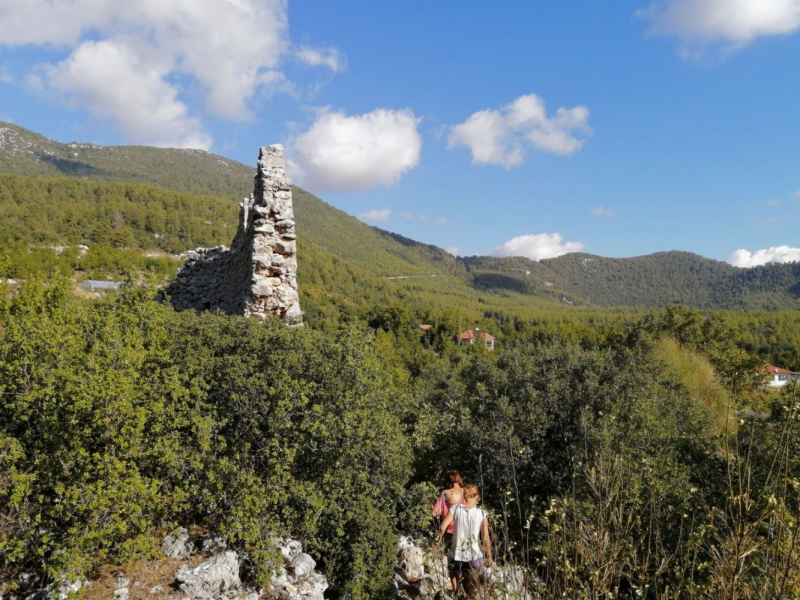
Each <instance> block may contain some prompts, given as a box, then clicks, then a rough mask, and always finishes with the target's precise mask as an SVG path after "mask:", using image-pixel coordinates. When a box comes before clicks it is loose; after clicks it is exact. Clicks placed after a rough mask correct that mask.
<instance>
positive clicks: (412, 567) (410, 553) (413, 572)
mask: <svg viewBox="0 0 800 600" xmlns="http://www.w3.org/2000/svg"><path fill="white" fill-rule="evenodd" d="M399 566H400V568H401V569H402V570H403V571H404V572H405V574H406V577H408V579H409V580H410V581H418V580H419V579H422V577H423V575H425V552H423V550H422V548H420V547H419V546H411V547H410V548H404V549H403V550H401V551H400V561H399Z"/></svg>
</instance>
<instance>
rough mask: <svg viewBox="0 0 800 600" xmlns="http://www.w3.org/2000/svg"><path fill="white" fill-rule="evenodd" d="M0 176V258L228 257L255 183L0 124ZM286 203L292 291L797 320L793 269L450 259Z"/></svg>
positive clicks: (308, 205) (641, 260)
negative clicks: (43, 248) (50, 248)
mask: <svg viewBox="0 0 800 600" xmlns="http://www.w3.org/2000/svg"><path fill="white" fill-rule="evenodd" d="M0 172H5V173H15V174H17V175H2V176H0V218H2V221H1V222H0V243H2V244H3V245H5V246H8V245H9V244H14V243H16V244H28V245H66V244H77V243H86V244H90V245H91V244H100V245H110V246H116V247H126V248H137V249H143V250H162V251H164V252H168V253H172V254H176V253H179V252H182V251H185V250H188V249H191V248H194V247H196V246H201V245H215V244H228V243H230V240H231V238H232V236H233V232H234V231H235V227H236V220H237V212H238V199H239V198H241V197H242V196H244V195H246V194H247V193H249V191H250V189H251V186H252V176H253V168H251V167H248V166H246V165H243V164H241V163H238V162H236V161H232V160H229V159H226V158H223V157H220V156H217V155H214V154H211V153H209V152H202V151H194V150H176V149H160V148H148V147H137V146H119V147H101V146H94V145H90V144H78V143H72V144H61V143H58V142H53V141H50V140H48V139H46V138H44V137H42V136H41V135H38V134H36V133H33V132H31V131H28V130H26V129H23V128H21V127H18V126H15V125H11V124H7V123H0ZM68 178H69V179H68ZM76 178H80V179H76ZM87 180H88V181H87ZM98 180H99V181H98ZM152 186H157V187H152ZM294 202H295V213H296V220H297V228H298V233H299V234H300V240H301V248H303V247H305V248H308V250H306V257H307V258H306V260H305V261H304V267H305V269H301V272H300V276H301V278H306V279H307V280H308V281H309V282H316V284H318V285H319V286H320V289H323V288H324V289H327V290H328V292H329V293H332V294H337V293H341V297H342V298H349V299H350V300H352V301H359V299H365V298H367V297H374V296H375V295H376V294H377V295H386V296H387V297H391V296H392V295H393V294H400V295H404V294H412V295H413V294H417V295H419V294H421V295H424V296H426V297H428V299H429V300H431V301H432V302H434V303H436V304H446V303H448V302H453V301H456V302H458V303H463V302H464V301H465V299H467V298H469V299H470V301H473V302H475V301H477V302H479V303H490V304H492V303H497V304H498V306H502V307H507V306H509V304H510V303H513V304H514V305H515V306H516V307H517V308H519V307H521V306H525V305H526V303H527V304H530V303H531V302H534V304H536V303H538V304H540V303H541V302H542V301H545V302H548V303H549V302H557V303H561V305H563V304H574V305H598V306H641V307H655V306H664V305H667V304H673V303H678V304H685V305H687V306H694V307H699V308H728V309H747V308H749V309H764V310H780V309H800V265H797V264H785V265H767V266H764V267H756V268H753V269H739V268H736V267H732V266H730V265H728V264H726V263H723V262H719V261H714V260H710V259H706V258H703V257H701V256H698V255H695V254H691V253H687V252H664V253H657V254H652V255H649V256H641V257H634V258H603V257H599V256H592V255H589V254H579V253H575V254H568V255H565V256H562V257H559V258H555V259H549V260H544V261H541V262H534V261H531V260H528V259H525V258H519V257H517V258H495V257H487V256H483V257H463V258H456V257H453V256H451V255H450V254H448V253H447V252H445V251H444V250H442V249H441V248H438V247H436V246H431V245H427V244H421V243H419V242H415V241H414V240H411V239H408V238H405V237H403V236H401V235H398V234H394V233H391V232H388V231H383V230H381V229H378V228H376V227H370V226H368V225H366V224H364V223H362V222H361V221H359V220H358V219H356V218H354V217H352V216H350V215H348V214H346V213H345V212H343V211H341V210H338V209H336V208H334V207H332V206H330V205H328V204H326V203H325V202H323V201H322V200H320V199H319V198H317V197H316V196H314V195H313V194H310V193H308V192H306V191H305V190H302V189H300V188H295V190H294ZM389 278H407V279H389ZM356 280H357V281H358V283H357V284H356V283H354V282H355V281H356ZM353 286H355V287H357V288H360V292H359V293H356V294H355V296H354V295H353V294H354V293H355V288H354V287H353ZM345 289H346V291H345ZM312 291H313V290H312ZM454 294H455V298H458V299H457V300H455V298H454ZM486 294H488V296H487V298H488V300H487V299H484V300H481V299H480V296H482V295H486ZM534 299H536V300H534Z"/></svg>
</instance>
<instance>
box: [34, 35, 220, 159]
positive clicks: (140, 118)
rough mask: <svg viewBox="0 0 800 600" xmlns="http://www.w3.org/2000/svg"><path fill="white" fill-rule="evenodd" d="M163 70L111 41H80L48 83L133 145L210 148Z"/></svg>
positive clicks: (207, 139) (209, 141) (50, 71)
mask: <svg viewBox="0 0 800 600" xmlns="http://www.w3.org/2000/svg"><path fill="white" fill-rule="evenodd" d="M164 74H165V73H164V69H163V68H162V69H159V68H156V67H154V66H153V65H151V64H147V63H143V62H142V61H141V60H140V59H139V57H138V56H137V54H136V53H135V52H133V51H131V50H130V49H129V48H127V47H125V46H123V45H120V44H116V43H113V42H110V41H102V42H84V43H83V44H81V45H80V46H79V47H78V48H77V49H76V50H75V51H74V52H73V53H72V54H71V55H70V56H69V58H67V59H66V60H65V61H63V62H61V63H60V64H58V65H57V66H55V67H51V68H50V69H48V72H47V80H48V81H49V83H50V85H51V86H52V87H53V88H55V89H58V90H61V91H64V92H69V93H70V95H71V97H72V101H73V102H74V103H75V104H76V105H79V106H83V107H85V108H86V109H88V110H89V111H90V112H91V113H92V114H94V115H95V116H96V117H98V118H100V119H103V120H109V121H112V122H113V123H114V124H115V125H116V126H117V128H118V129H119V130H120V131H121V132H122V134H123V135H125V137H126V138H127V139H129V140H131V141H133V142H137V143H142V144H153V145H156V146H173V147H178V148H202V149H208V148H210V146H211V138H210V137H209V136H208V135H206V134H205V133H203V131H202V127H201V125H200V122H199V121H198V120H197V119H194V118H191V117H190V116H189V111H188V109H187V108H186V105H185V104H183V103H182V102H180V101H179V100H178V90H177V89H176V88H175V87H174V86H172V85H170V84H168V83H167V82H166V81H165V80H164Z"/></svg>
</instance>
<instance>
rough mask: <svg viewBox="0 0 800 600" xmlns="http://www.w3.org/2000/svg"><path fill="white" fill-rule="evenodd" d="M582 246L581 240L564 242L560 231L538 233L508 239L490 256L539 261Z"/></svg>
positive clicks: (579, 249)
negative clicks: (520, 257)
mask: <svg viewBox="0 0 800 600" xmlns="http://www.w3.org/2000/svg"><path fill="white" fill-rule="evenodd" d="M583 248H584V245H583V244H582V243H581V242H564V237H563V236H562V235H561V234H560V233H538V234H536V235H521V236H519V237H515V238H513V239H510V240H508V241H507V242H506V243H505V244H503V245H502V246H498V248H497V249H496V250H495V251H494V252H493V253H492V256H524V257H525V258H530V259H531V260H536V261H539V260H542V259H545V258H555V257H556V256H563V255H564V254H568V253H570V252H580V251H581V250H583Z"/></svg>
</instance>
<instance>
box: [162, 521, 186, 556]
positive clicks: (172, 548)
mask: <svg viewBox="0 0 800 600" xmlns="http://www.w3.org/2000/svg"><path fill="white" fill-rule="evenodd" d="M161 552H163V553H164V556H166V557H167V558H184V559H185V558H189V557H190V556H191V555H192V552H194V538H193V537H192V536H191V535H189V532H188V531H186V529H184V528H183V527H181V528H180V529H176V530H175V531H173V532H172V533H170V534H169V535H168V536H167V537H165V538H164V539H163V540H162V541H161Z"/></svg>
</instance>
